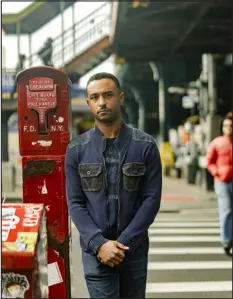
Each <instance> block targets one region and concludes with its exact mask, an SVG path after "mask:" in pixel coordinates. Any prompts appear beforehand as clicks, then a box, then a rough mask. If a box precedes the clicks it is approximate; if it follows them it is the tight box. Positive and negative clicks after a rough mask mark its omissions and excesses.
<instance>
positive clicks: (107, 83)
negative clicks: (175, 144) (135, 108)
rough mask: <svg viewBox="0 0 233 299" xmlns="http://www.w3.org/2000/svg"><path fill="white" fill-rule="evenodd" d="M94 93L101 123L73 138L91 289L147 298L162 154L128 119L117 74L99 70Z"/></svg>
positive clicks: (75, 203) (70, 191)
mask: <svg viewBox="0 0 233 299" xmlns="http://www.w3.org/2000/svg"><path fill="white" fill-rule="evenodd" d="M86 90H87V104H88V106H89V109H90V111H91V113H92V114H93V116H94V118H95V127H94V128H93V129H91V130H90V131H88V132H86V133H84V134H82V135H80V136H77V137H75V138H74V139H73V140H72V141H71V142H70V143H69V145H68V148H67V153H66V162H65V167H66V170H65V172H66V190H67V203H68V210H69V214H70V216H71V218H72V221H73V222H74V224H75V226H76V227H77V229H78V231H79V233H80V244H81V247H82V261H83V269H84V275H85V279H86V284H87V288H88V291H89V294H90V297H91V298H145V292H146V280H147V264H148V250H149V237H148V228H149V226H150V225H151V224H152V223H153V222H154V219H155V217H156V214H157V213H158V211H159V208H160V201H161V188H162V171H161V160H160V154H159V151H158V148H157V146H156V143H155V141H154V139H153V138H152V137H151V136H150V135H148V134H146V133H145V132H142V131H140V130H138V129H135V128H132V127H130V126H128V125H126V124H125V122H124V121H123V120H122V118H121V106H122V105H123V103H124V93H123V92H122V91H121V88H120V84H119V82H118V80H117V78H116V77H115V76H113V75H112V74H109V73H98V74H95V75H94V76H92V77H91V78H90V79H89V81H88V83H87V88H86Z"/></svg>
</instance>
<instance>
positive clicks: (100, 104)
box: [99, 96, 106, 107]
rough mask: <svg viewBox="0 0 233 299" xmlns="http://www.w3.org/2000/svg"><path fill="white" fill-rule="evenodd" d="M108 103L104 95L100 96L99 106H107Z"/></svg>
mask: <svg viewBox="0 0 233 299" xmlns="http://www.w3.org/2000/svg"><path fill="white" fill-rule="evenodd" d="M105 105H106V100H105V98H104V97H103V96H100V98H99V106H101V107H102V106H105Z"/></svg>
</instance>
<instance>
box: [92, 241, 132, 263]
mask: <svg viewBox="0 0 233 299" xmlns="http://www.w3.org/2000/svg"><path fill="white" fill-rule="evenodd" d="M128 250H129V247H127V246H124V245H123V244H121V243H119V242H118V241H111V240H109V241H107V242H106V243H104V244H103V245H102V246H100V248H99V249H98V253H97V257H98V259H99V261H100V262H101V263H102V264H105V265H108V266H110V267H114V266H117V265H119V264H120V263H121V262H122V261H123V260H124V258H125V252H126V251H128Z"/></svg>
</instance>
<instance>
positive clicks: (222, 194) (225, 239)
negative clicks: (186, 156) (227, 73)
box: [207, 114, 232, 255]
mask: <svg viewBox="0 0 233 299" xmlns="http://www.w3.org/2000/svg"><path fill="white" fill-rule="evenodd" d="M207 167H208V170H209V172H210V173H211V174H212V175H213V176H214V188H215V192H216V196H217V200H218V213H219V222H220V236H221V243H222V246H223V249H224V251H225V253H226V254H227V255H232V252H231V251H232V117H231V116H230V115H229V114H228V115H227V116H226V117H225V118H224V119H223V121H222V123H221V136H219V137H217V138H215V139H214V140H213V141H212V142H211V143H210V145H209V148H208V152H207Z"/></svg>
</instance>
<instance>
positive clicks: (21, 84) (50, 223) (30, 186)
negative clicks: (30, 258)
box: [17, 66, 71, 298]
mask: <svg viewBox="0 0 233 299" xmlns="http://www.w3.org/2000/svg"><path fill="white" fill-rule="evenodd" d="M17 84H18V120H19V148H20V154H21V156H22V167H23V202H24V203H43V204H44V205H45V210H46V216H47V217H46V218H47V232H48V284H49V298H71V290H70V263H69V226H68V210H67V205H66V195H65V174H64V159H65V152H66V147H67V144H68V142H69V140H70V133H71V126H70V124H71V108H70V81H69V79H68V77H67V75H66V74H65V73H63V72H62V71H59V70H57V69H55V68H52V67H44V66H43V67H33V68H30V69H27V70H24V71H22V72H20V73H19V74H18V75H17Z"/></svg>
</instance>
